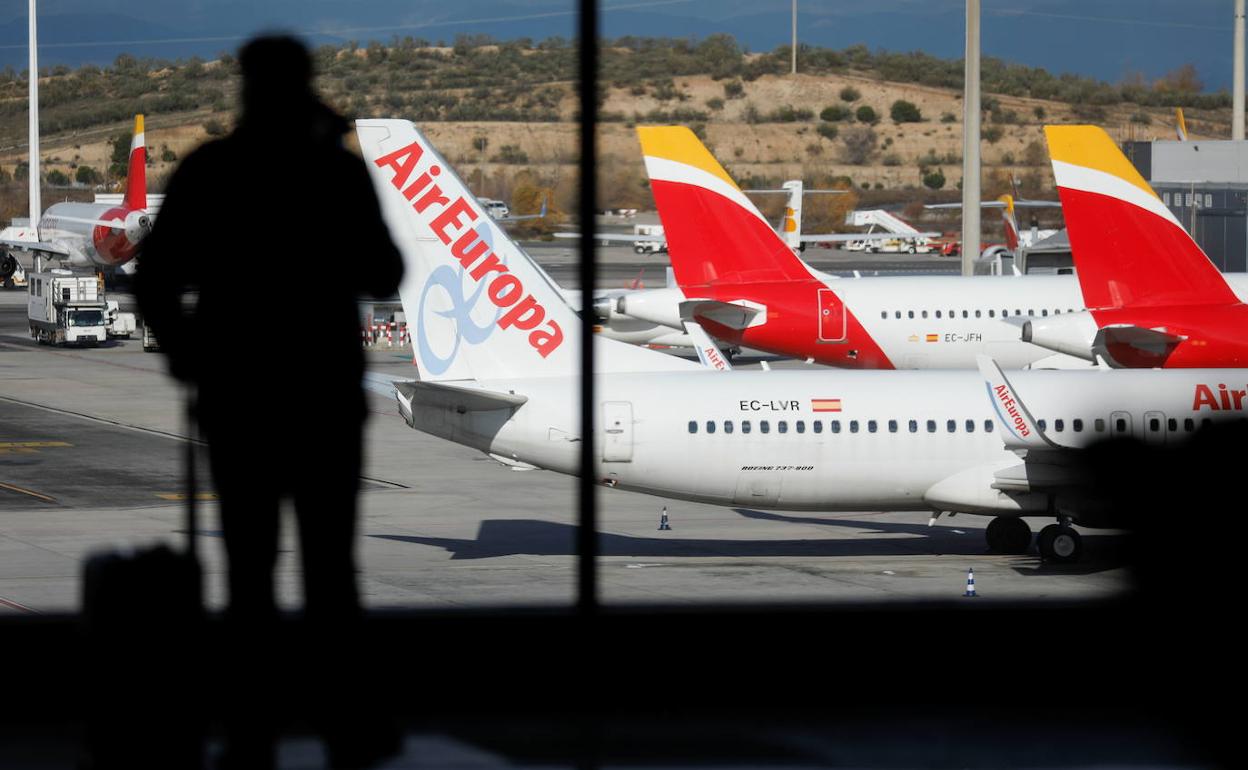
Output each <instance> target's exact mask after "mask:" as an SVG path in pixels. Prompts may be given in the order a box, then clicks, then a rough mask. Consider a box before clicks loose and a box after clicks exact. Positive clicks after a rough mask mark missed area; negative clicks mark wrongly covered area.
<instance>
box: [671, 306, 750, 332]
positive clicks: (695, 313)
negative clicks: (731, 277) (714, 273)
mask: <svg viewBox="0 0 1248 770" xmlns="http://www.w3.org/2000/svg"><path fill="white" fill-rule="evenodd" d="M766 310H767V308H766V307H765V306H762V305H758V304H757V303H754V302H748V301H745V300H738V301H735V302H721V301H719V300H714V299H691V300H686V301H684V302H682V303H680V317H681V318H682V319H685V320H689V319H694V320H697V319H700V318H705V319H709V320H711V321H714V322H715V323H717V324H719V325H721V326H727V327H729V328H730V329H744V328H746V327H747V326H752V325H754V320H755V319H756V318H757V317H758V316H759V315H760V314H761V315H762V317H763V318H766V317H767V313H766Z"/></svg>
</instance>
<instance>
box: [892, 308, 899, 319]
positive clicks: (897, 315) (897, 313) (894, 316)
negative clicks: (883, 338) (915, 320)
mask: <svg viewBox="0 0 1248 770" xmlns="http://www.w3.org/2000/svg"><path fill="white" fill-rule="evenodd" d="M893 318H901V311H900V310H897V311H895V312H894V313H893Z"/></svg>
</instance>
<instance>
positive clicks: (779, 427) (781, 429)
mask: <svg viewBox="0 0 1248 770" xmlns="http://www.w3.org/2000/svg"><path fill="white" fill-rule="evenodd" d="M776 431H777V432H778V433H788V432H789V423H788V421H787V420H781V421H780V422H778V423H776Z"/></svg>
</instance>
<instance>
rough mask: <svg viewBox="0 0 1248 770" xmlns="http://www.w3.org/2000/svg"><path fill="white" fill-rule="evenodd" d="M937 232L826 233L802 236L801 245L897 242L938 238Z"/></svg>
mask: <svg viewBox="0 0 1248 770" xmlns="http://www.w3.org/2000/svg"><path fill="white" fill-rule="evenodd" d="M938 237H940V233H938V232H934V231H933V232H926V233H905V234H903V235H898V234H897V233H887V232H879V231H877V232H874V233H826V234H823V235H803V236H801V241H802V243H848V242H850V241H898V240H903V239H907V238H938Z"/></svg>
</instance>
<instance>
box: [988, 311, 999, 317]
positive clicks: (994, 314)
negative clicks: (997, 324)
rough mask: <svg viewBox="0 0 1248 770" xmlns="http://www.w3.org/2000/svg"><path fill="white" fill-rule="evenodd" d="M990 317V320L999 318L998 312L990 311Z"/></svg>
mask: <svg viewBox="0 0 1248 770" xmlns="http://www.w3.org/2000/svg"><path fill="white" fill-rule="evenodd" d="M988 317H989V318H996V317H997V311H995V310H989V311H988Z"/></svg>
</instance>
